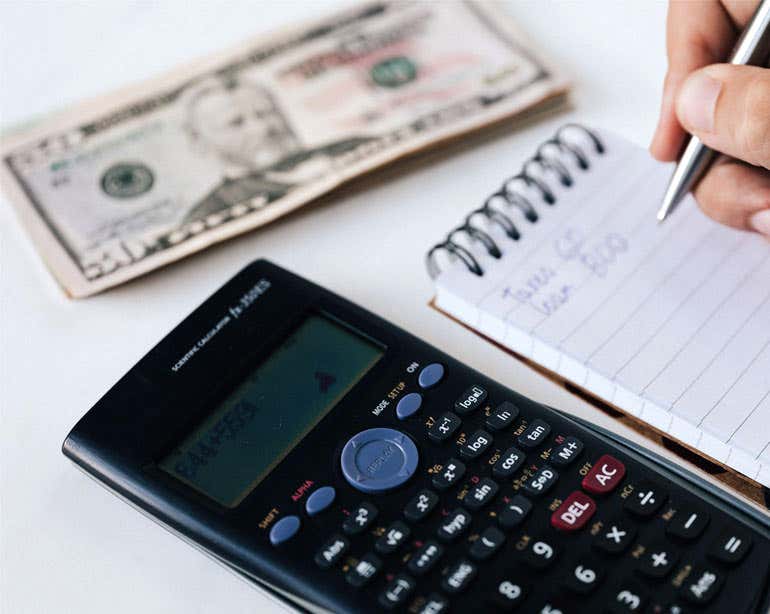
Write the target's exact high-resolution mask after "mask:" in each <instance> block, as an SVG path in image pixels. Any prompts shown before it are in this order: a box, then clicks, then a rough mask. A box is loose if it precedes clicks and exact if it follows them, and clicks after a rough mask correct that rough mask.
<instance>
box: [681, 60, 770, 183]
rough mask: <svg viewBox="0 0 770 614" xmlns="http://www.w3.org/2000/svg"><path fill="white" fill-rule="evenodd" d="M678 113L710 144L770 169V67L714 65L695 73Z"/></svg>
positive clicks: (685, 86) (683, 92)
mask: <svg viewBox="0 0 770 614" xmlns="http://www.w3.org/2000/svg"><path fill="white" fill-rule="evenodd" d="M676 112H677V117H678V118H679V121H680V122H681V124H682V125H683V127H684V128H685V130H687V131H688V132H690V133H692V134H694V135H695V136H697V137H698V138H699V139H701V140H702V141H703V142H704V143H705V144H706V145H708V146H709V147H711V148H712V149H716V150H717V151H721V152H722V153H724V154H727V155H729V156H732V157H733V158H738V159H740V160H744V161H746V162H748V163H749V164H753V165H755V166H762V167H765V168H770V70H768V69H767V68H760V67H756V66H734V65H731V64H714V65H712V66H707V67H706V68H702V69H700V70H697V71H695V72H694V73H693V74H692V75H690V76H689V77H688V78H687V80H686V81H685V83H684V84H683V85H682V89H681V91H680V92H679V95H678V96H677V103H676Z"/></svg>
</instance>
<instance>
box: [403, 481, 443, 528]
mask: <svg viewBox="0 0 770 614" xmlns="http://www.w3.org/2000/svg"><path fill="white" fill-rule="evenodd" d="M437 504H438V495H437V494H436V493H434V492H433V491H431V490H427V489H424V490H421V491H420V492H418V493H417V494H416V495H415V496H414V497H413V498H412V500H411V501H410V502H409V503H407V504H406V507H405V508H404V516H406V519H407V520H409V521H411V522H419V521H420V520H423V519H424V518H426V517H427V516H428V515H429V514H430V513H431V512H432V511H433V508H435V507H436V505H437Z"/></svg>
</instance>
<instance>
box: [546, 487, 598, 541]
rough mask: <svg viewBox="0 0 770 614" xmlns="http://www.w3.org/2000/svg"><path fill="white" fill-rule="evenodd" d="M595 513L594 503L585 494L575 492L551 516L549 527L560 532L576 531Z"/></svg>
mask: <svg viewBox="0 0 770 614" xmlns="http://www.w3.org/2000/svg"><path fill="white" fill-rule="evenodd" d="M594 512H596V503H595V502H594V500H593V499H591V497H589V496H588V495H586V494H585V493H583V492H581V491H579V490H576V491H574V492H573V493H572V494H570V496H569V497H567V498H566V499H565V500H564V502H563V503H562V504H561V505H560V506H559V507H558V508H557V509H556V511H555V512H554V513H553V514H552V515H551V525H552V526H553V528H554V529H559V530H561V531H577V530H579V529H582V528H583V527H584V526H585V524H586V522H588V520H589V519H590V518H591V516H593V515H594Z"/></svg>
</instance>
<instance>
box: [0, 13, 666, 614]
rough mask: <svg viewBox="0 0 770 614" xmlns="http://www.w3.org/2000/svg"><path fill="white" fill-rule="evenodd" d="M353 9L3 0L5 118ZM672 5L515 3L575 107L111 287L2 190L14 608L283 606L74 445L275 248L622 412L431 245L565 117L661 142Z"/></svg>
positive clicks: (412, 326) (545, 386)
mask: <svg viewBox="0 0 770 614" xmlns="http://www.w3.org/2000/svg"><path fill="white" fill-rule="evenodd" d="M343 4H344V3H343ZM348 4H349V3H348ZM334 6H338V3H334V2H326V1H324V2H321V1H316V2H278V1H276V2H271V3H255V2H225V3H221V2H206V3H204V2H200V1H198V2H191V1H189V0H188V1H186V2H181V1H174V2H165V3H159V2H95V1H94V2H53V1H49V2H42V1H41V2H9V1H8V0H3V1H0V62H2V65H1V67H0V123H1V125H2V127H3V128H8V127H9V126H11V125H13V124H17V123H19V122H23V121H27V120H31V119H33V118H34V117H35V116H40V115H43V114H46V113H48V112H51V111H53V110H56V109H60V108H63V107H66V106H67V105H69V104H71V103H74V102H76V101H78V100H80V99H82V98H84V97H88V96H92V95H96V94H99V93H103V92H105V91H108V90H110V89H113V88H115V87H118V86H121V85H125V84H128V83H130V82H133V81H136V80H139V79H142V78H144V77H148V76H151V75H153V74H156V73H158V72H161V71H164V70H168V69H170V68H172V67H173V66H174V65H175V64H177V63H179V62H182V61H186V60H189V59H192V58H194V57H196V56H198V55H201V54H206V53H208V52H211V51H215V50H219V49H221V48H223V47H226V46H228V45H230V44H232V43H234V42H238V41H240V40H242V39H245V38H248V37H249V36H252V35H254V34H258V33H260V32H264V31H267V30H269V29H271V28H274V27H276V26H279V25H282V24H286V23H291V22H293V21H295V20H297V19H300V18H305V17H309V16H314V15H319V14H323V13H324V12H326V11H328V10H330V9H332V8H333V7H334ZM665 8H666V7H665V4H664V3H662V2H648V1H643V0H639V1H637V2H609V1H607V2H603V3H599V2H595V3H589V2H561V3H551V2H540V1H537V2H535V1H532V2H510V3H508V9H509V10H510V12H511V13H512V14H513V16H514V17H515V18H516V20H517V21H518V22H519V23H520V24H521V25H522V26H523V27H524V29H525V30H526V31H527V32H528V33H529V34H530V36H531V37H532V38H533V39H534V40H535V41H537V43H538V44H539V46H541V47H542V48H543V49H544V50H546V51H547V52H548V53H549V54H550V56H551V57H552V58H553V60H554V61H555V62H556V63H557V64H558V65H559V66H561V67H563V69H564V71H565V72H566V73H567V74H568V75H569V76H570V77H571V78H572V79H573V82H574V85H575V88H574V93H573V96H572V100H573V109H572V110H571V111H568V112H565V113H561V114H560V115H558V116H557V117H552V118H550V119H548V120H545V121H541V122H539V123H537V124H533V125H531V126H529V127H527V128H526V129H524V130H521V131H518V132H515V133H510V134H509V135H507V136H504V137H497V138H493V139H487V140H486V141H484V142H482V143H481V144H476V146H475V147H473V148H469V149H467V150H465V151H454V152H453V153H452V154H451V155H447V154H444V155H440V156H437V157H434V158H433V159H432V160H431V161H429V162H428V161H422V162H420V163H419V164H418V163H414V164H410V165H408V166H407V167H404V166H403V165H402V166H401V167H400V169H399V172H398V173H384V174H380V175H378V177H377V178H376V179H374V180H372V181H370V182H369V185H368V189H362V188H359V189H356V190H353V191H351V190H348V191H346V192H345V193H344V194H342V195H338V196H336V197H333V198H328V199H324V200H323V201H322V202H321V203H320V204H316V205H313V206H310V207H306V208H305V209H303V210H301V211H300V212H299V213H296V214H293V215H291V216H289V217H286V218H284V219H282V220H280V221H279V222H277V223H275V224H273V225H271V226H269V227H268V228H265V229H263V230H259V231H257V232H253V233H250V234H247V235H245V236H241V237H239V238H237V239H235V240H231V241H229V242H227V243H224V244H221V245H219V246H217V247H215V248H213V249H210V250H208V251H206V252H204V253H202V254H198V255H196V256H194V257H191V258H188V259H186V260H184V261H182V262H181V263H178V264H175V265H172V266H169V267H167V268H165V269H163V270H161V271H157V272H155V273H152V274H150V275H148V276H146V277H144V278H142V279H140V280H137V281H135V282H132V283H129V284H127V285H125V286H122V287H120V288H117V289H115V290H111V291H109V292H106V293H104V294H102V295H100V296H97V297H94V298H90V299H87V300H81V301H71V300H68V299H66V298H65V297H64V295H63V294H62V292H61V291H60V290H59V288H58V286H57V285H56V283H55V282H54V281H53V279H52V278H51V277H50V276H49V274H48V273H47V271H46V270H45V268H44V267H43V265H42V263H41V260H40V259H39V257H38V256H37V254H36V253H35V251H34V249H33V247H32V245H31V243H30V242H29V241H28V240H27V237H26V236H25V235H24V233H23V231H22V229H21V228H20V226H19V224H18V222H17V220H16V218H15V216H14V214H13V213H12V211H11V210H10V207H9V206H8V203H7V202H5V201H2V202H0V243H1V244H2V256H1V258H0V267H1V268H0V271H1V272H2V273H1V275H2V279H1V282H0V283H1V285H0V297H1V300H2V313H1V314H0V326H1V327H2V328H1V329H0V330H1V335H2V337H1V338H0V348H2V349H1V350H0V352H1V354H0V360H2V363H1V365H0V368H1V373H0V387H1V388H0V394H1V395H2V396H1V397H0V409H1V410H2V422H1V423H0V437H1V438H2V439H1V442H2V458H0V471H2V490H1V491H0V493H1V497H2V498H1V500H0V504H1V506H2V507H1V508H0V522H1V524H0V528H1V532H0V540H1V541H0V555H1V557H2V558H1V559H0V574H2V575H1V576H0V610H2V612H4V613H5V612H7V613H8V614H11V613H13V614H16V613H21V612H41V613H43V612H45V613H49V612H78V613H81V614H85V613H91V612H93V613H100V614H101V613H104V612H111V613H114V614H118V613H134V612H137V611H140V612H163V613H169V614H170V613H176V612H178V613H180V614H181V613H185V614H190V613H194V612H213V611H222V612H265V611H269V609H270V608H276V606H274V605H270V604H269V602H267V601H265V600H264V598H263V597H262V596H260V595H259V594H257V593H256V592H255V591H254V590H252V589H251V588H250V587H249V586H248V585H247V584H245V583H244V582H241V581H240V580H238V579H237V578H235V577H234V576H232V575H231V574H229V573H228V572H226V571H225V570H223V569H222V568H220V567H219V566H217V565H215V564H214V563H212V562H211V561H210V560H209V559H207V558H206V557H204V556H202V555H201V554H199V553H198V552H196V551H195V550H193V549H192V548H191V547H190V546H188V545H186V544H184V543H183V542H181V541H180V540H179V539H177V538H176V537H173V536H172V535H170V534H168V533H166V532H165V531H164V530H163V529H161V528H159V527H158V526H156V525H155V524H153V523H152V522H151V521H150V520H148V519H147V518H145V517H144V516H142V515H140V514H139V513H137V512H136V511H134V510H133V509H131V508H130V507H128V506H127V505H125V504H124V503H123V502H121V501H119V500H118V499H117V498H115V497H114V496H112V495H111V494H109V493H108V492H106V491H105V490H103V489H102V488H100V487H99V486H98V485H96V484H95V483H94V482H92V481H90V480H88V479H86V478H85V477H84V476H83V475H82V474H81V473H80V472H78V471H76V470H75V469H74V468H73V466H71V465H70V463H69V462H68V461H66V460H65V459H64V457H63V456H62V455H61V452H60V446H61V442H62V440H63V439H64V437H65V435H66V434H67V432H68V431H69V429H70V428H71V427H72V426H73V425H74V424H75V422H76V421H77V419H78V418H79V417H80V416H81V415H82V414H83V413H85V412H86V411H87V410H88V408H89V407H90V406H91V405H92V404H93V403H94V402H95V401H96V400H97V399H98V398H99V397H100V396H101V395H102V394H103V393H104V392H105V391H106V390H107V389H108V388H109V387H110V386H111V385H112V384H113V383H114V382H115V381H116V380H117V379H118V378H119V377H120V376H121V375H122V374H123V373H124V372H125V371H126V370H128V369H129V368H130V367H131V366H132V365H133V364H134V363H135V362H136V361H137V360H138V359H139V358H140V357H141V356H142V355H143V354H144V353H145V351H146V350H148V349H149V348H150V347H151V346H152V345H153V344H154V343H155V342H157V341H158V340H159V339H160V337H161V336H162V335H164V334H165V333H166V332H167V331H168V330H169V329H170V328H171V327H173V326H174V325H175V324H176V323H177V322H179V321H180V319H182V318H183V317H184V315H185V314H187V313H188V312H189V311H190V310H191V309H192V308H193V307H195V306H196V305H197V304H198V303H199V302H200V301H202V300H203V299H204V298H206V297H207V296H208V295H209V294H210V293H211V292H212V291H213V290H214V289H215V288H217V287H218V286H219V285H220V284H222V283H223V282H224V281H225V280H226V279H228V278H229V277H230V276H231V275H232V274H233V273H235V272H236V271H237V270H238V269H240V268H241V267H242V266H244V265H245V264H246V263H247V262H248V261H250V260H251V259H254V258H257V257H268V258H270V259H273V260H275V261H276V262H277V263H279V264H282V265H284V266H286V267H287V268H289V269H291V270H293V271H295V272H297V273H299V274H302V275H304V276H306V277H309V278H310V279H312V280H314V281H317V282H319V283H321V284H323V285H325V286H327V287H329V288H330V289H331V290H334V291H337V292H339V293H340V294H342V295H344V296H347V297H348V298H350V299H352V300H353V301H355V302H357V303H360V304H361V305H363V306H364V307H367V308H369V309H371V310H372V311H374V312H377V313H379V314H381V315H382V316H384V317H385V318H387V319H389V320H391V321H393V322H394V323H396V324H398V325H401V326H403V327H404V328H406V329H407V330H410V331H412V332H414V333H416V334H417V335H419V336H421V337H423V338H424V339H426V340H427V341H428V342H431V343H433V344H435V345H436V346H438V347H439V348H441V349H443V350H445V351H447V352H449V353H450V354H454V355H455V356H457V357H459V358H461V359H463V360H465V361H466V362H467V363H468V364H470V365H471V366H472V367H475V368H477V369H480V370H481V371H485V372H487V373H488V374H489V375H490V376H492V377H494V378H497V379H499V380H500V381H502V382H503V383H505V384H507V385H509V386H511V387H513V388H516V389H518V390H520V391H521V392H523V393H524V394H528V395H530V396H532V397H534V398H536V399H538V400H541V401H544V402H547V403H550V404H553V405H555V406H558V407H562V408H565V409H568V410H570V411H574V412H575V413H577V414H580V415H583V416H587V417H590V418H593V419H594V420H596V421H599V422H601V423H603V424H605V425H606V424H610V423H611V422H610V420H609V419H608V418H606V417H605V416H603V415H602V414H600V413H598V412H597V411H596V410H594V409H592V408H591V407H590V406H588V405H586V404H585V403H583V402H581V401H579V400H577V399H575V398H574V397H571V396H570V395H568V394H567V393H566V392H565V391H564V390H562V389H561V388H559V387H557V386H556V385H554V384H552V383H551V382H549V381H547V380H545V379H544V378H542V377H540V376H538V375H536V374H535V373H533V372H532V371H530V370H528V369H527V368H525V367H523V366H521V365H520V364H519V363H517V362H516V361H514V360H513V359H511V358H509V357H508V356H506V355H505V354H503V353H502V352H501V351H500V350H498V349H496V348H494V347H492V346H491V345H489V344H487V343H485V342H483V341H481V340H480V339H478V338H476V337H475V336H473V335H472V334H470V333H468V332H466V331H465V330H464V329H462V328H461V327H460V326H458V325H455V324H452V323H451V322H450V321H449V320H447V319H446V318H444V317H442V316H440V315H438V314H437V313H436V312H434V311H433V310H430V309H429V308H428V307H427V305H426V304H427V302H428V300H429V299H430V297H431V285H430V283H429V280H428V277H427V275H426V274H425V271H424V269H423V255H424V253H425V251H426V249H427V248H428V247H429V246H430V244H431V242H432V241H433V240H434V239H438V238H439V237H440V236H441V234H442V233H443V232H444V231H445V230H447V229H448V228H449V227H450V226H451V225H452V224H453V223H454V222H456V221H458V220H459V219H460V216H461V215H462V214H464V213H465V212H467V211H468V210H469V209H470V207H472V206H478V205H479V202H480V199H481V198H482V197H483V196H484V195H485V194H486V193H487V192H488V191H490V190H491V189H493V188H495V187H496V184H497V183H498V182H499V181H500V180H501V179H502V178H503V177H504V176H505V175H507V174H511V173H512V172H514V171H516V170H517V169H518V165H519V164H520V163H521V161H522V160H523V159H524V157H525V156H527V155H528V154H530V153H531V152H532V151H533V146H534V145H536V144H537V143H538V142H540V141H541V140H542V139H543V138H544V137H546V136H548V135H550V134H551V132H552V131H553V129H554V127H555V126H556V125H557V124H559V123H561V122H564V121H567V120H578V121H583V122H587V123H589V124H595V125H597V126H602V127H605V128H609V129H612V130H614V131H616V132H619V133H621V134H623V135H625V136H627V137H629V138H631V139H632V140H634V141H636V142H638V143H640V144H644V145H646V144H647V142H648V139H649V137H650V135H651V134H652V130H653V127H654V124H655V120H656V116H657V110H658V104H659V94H660V85H661V81H662V79H663V74H664V70H665V57H664V29H665ZM650 214H651V215H652V214H653V212H652V211H651V212H650ZM615 428H616V430H617V429H618V427H617V426H616V427H615ZM621 432H623V431H621ZM626 434H627V433H626Z"/></svg>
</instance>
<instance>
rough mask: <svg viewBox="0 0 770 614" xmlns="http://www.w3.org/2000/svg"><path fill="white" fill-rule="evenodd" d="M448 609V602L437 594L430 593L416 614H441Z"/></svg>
mask: <svg viewBox="0 0 770 614" xmlns="http://www.w3.org/2000/svg"><path fill="white" fill-rule="evenodd" d="M448 609H449V601H448V600H447V599H446V598H444V597H442V596H441V595H439V594H438V593H431V594H430V595H428V597H427V598H426V599H425V603H423V604H422V607H421V608H420V609H419V610H418V611H417V614H442V613H443V612H446V611H447V610H448Z"/></svg>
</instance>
